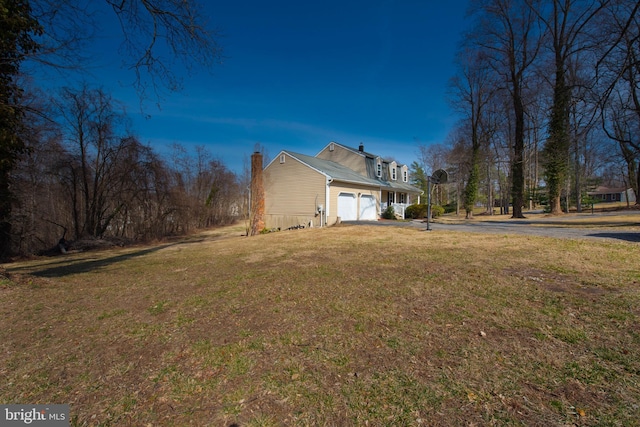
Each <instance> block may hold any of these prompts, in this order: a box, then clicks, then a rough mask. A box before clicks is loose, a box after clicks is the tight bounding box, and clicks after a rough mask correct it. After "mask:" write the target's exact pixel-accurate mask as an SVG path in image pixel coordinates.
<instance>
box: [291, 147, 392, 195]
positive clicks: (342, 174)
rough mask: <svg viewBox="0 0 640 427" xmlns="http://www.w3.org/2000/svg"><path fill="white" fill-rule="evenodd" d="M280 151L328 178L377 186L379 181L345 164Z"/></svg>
mask: <svg viewBox="0 0 640 427" xmlns="http://www.w3.org/2000/svg"><path fill="white" fill-rule="evenodd" d="M282 153H286V154H288V155H289V156H291V157H293V158H294V159H296V160H298V161H300V162H302V163H304V164H306V165H307V166H309V167H311V168H312V169H315V170H317V171H318V172H320V173H322V174H324V175H326V176H328V177H329V178H331V179H333V180H335V181H342V182H349V183H352V184H362V185H370V186H375V187H379V186H380V182H379V181H377V180H375V179H371V178H367V177H366V176H362V175H360V174H359V173H356V172H355V171H353V170H351V169H349V168H348V167H346V166H342V165H341V164H339V163H336V162H332V161H331V160H324V159H319V158H317V157H312V156H307V155H305V154H300V153H294V152H291V151H282Z"/></svg>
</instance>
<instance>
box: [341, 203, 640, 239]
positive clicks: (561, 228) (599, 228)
mask: <svg viewBox="0 0 640 427" xmlns="http://www.w3.org/2000/svg"><path fill="white" fill-rule="evenodd" d="M621 214H624V215H625V216H627V215H628V216H629V221H628V222H625V223H624V224H621V223H620V222H619V221H611V222H607V220H606V218H607V217H608V216H619V215H621ZM526 216H527V218H526V219H504V220H491V221H487V220H484V219H476V220H459V221H456V222H448V221H447V222H444V221H440V220H436V221H435V222H432V223H431V224H430V228H431V230H432V231H454V232H455V231H463V232H469V233H494V234H528V235H534V236H546V237H556V238H563V239H609V240H617V241H626V242H638V243H640V211H638V210H631V211H624V212H612V213H596V214H568V215H563V216H560V217H549V216H546V215H544V214H537V213H534V214H527V215H526ZM505 218H506V217H505ZM591 220H593V221H591ZM344 223H345V224H361V225H377V226H393V227H415V228H419V229H422V230H425V231H426V230H427V224H426V222H424V221H423V220H414V221H388V220H386V221H385V220H382V221H345V222H344Z"/></svg>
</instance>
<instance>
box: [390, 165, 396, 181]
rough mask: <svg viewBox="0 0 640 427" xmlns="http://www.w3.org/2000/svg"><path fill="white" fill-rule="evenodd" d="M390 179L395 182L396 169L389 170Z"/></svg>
mask: <svg viewBox="0 0 640 427" xmlns="http://www.w3.org/2000/svg"><path fill="white" fill-rule="evenodd" d="M391 179H392V180H393V181H395V180H396V168H391Z"/></svg>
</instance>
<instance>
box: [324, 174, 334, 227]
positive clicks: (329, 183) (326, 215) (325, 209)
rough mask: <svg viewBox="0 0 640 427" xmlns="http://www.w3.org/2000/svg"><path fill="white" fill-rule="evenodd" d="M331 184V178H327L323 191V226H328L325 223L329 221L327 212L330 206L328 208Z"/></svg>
mask: <svg viewBox="0 0 640 427" xmlns="http://www.w3.org/2000/svg"><path fill="white" fill-rule="evenodd" d="M332 182H333V178H330V177H327V184H326V187H325V191H324V199H325V201H324V224H325V225H329V224H327V221H328V220H329V212H330V206H329V200H330V197H329V194H330V193H331V188H330V185H331V183H332Z"/></svg>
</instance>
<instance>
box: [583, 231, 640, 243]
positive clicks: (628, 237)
mask: <svg viewBox="0 0 640 427" xmlns="http://www.w3.org/2000/svg"><path fill="white" fill-rule="evenodd" d="M587 236H589V237H602V238H607V239H618V240H625V241H627V242H640V233H638V232H636V233H592V234H588V235H587Z"/></svg>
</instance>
